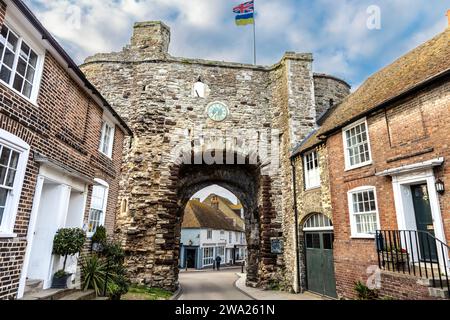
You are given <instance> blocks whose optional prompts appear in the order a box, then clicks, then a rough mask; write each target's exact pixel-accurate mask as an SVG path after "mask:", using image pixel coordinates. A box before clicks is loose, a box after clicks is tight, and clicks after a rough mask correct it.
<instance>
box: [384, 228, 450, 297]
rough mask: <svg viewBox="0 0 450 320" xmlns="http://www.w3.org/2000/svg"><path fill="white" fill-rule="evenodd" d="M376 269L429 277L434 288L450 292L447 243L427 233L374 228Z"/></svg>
mask: <svg viewBox="0 0 450 320" xmlns="http://www.w3.org/2000/svg"><path fill="white" fill-rule="evenodd" d="M376 246H377V254H378V264H379V267H380V269H384V270H388V271H392V272H398V273H404V274H409V275H414V276H420V277H421V278H427V279H431V280H432V281H433V286H434V287H440V288H441V289H444V288H447V289H448V290H449V291H450V279H449V266H448V264H449V263H448V260H447V259H448V258H447V257H448V254H449V250H450V248H449V246H448V245H447V244H446V243H444V242H442V241H441V240H439V239H437V238H436V237H435V236H433V235H432V234H431V233H429V232H425V231H417V230H377V232H376Z"/></svg>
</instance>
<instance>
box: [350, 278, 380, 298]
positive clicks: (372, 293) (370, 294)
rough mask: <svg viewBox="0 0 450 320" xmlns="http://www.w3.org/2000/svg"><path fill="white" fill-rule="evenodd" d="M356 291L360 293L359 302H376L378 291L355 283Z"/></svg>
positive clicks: (360, 283) (359, 282)
mask: <svg viewBox="0 0 450 320" xmlns="http://www.w3.org/2000/svg"><path fill="white" fill-rule="evenodd" d="M355 291H356V292H357V293H358V299H359V300H376V299H378V293H377V291H376V290H371V289H369V288H368V287H367V286H366V285H364V284H363V283H362V282H361V281H358V282H356V283H355Z"/></svg>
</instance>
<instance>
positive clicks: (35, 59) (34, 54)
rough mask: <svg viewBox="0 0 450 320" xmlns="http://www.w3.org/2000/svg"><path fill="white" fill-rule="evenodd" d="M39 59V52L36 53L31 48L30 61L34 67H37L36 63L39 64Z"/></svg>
mask: <svg viewBox="0 0 450 320" xmlns="http://www.w3.org/2000/svg"><path fill="white" fill-rule="evenodd" d="M37 59H38V56H37V54H36V53H34V51H33V50H31V54H30V62H29V63H30V64H31V65H32V66H33V68H36V65H37Z"/></svg>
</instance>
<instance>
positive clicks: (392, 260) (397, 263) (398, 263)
mask: <svg viewBox="0 0 450 320" xmlns="http://www.w3.org/2000/svg"><path fill="white" fill-rule="evenodd" d="M383 261H384V266H385V267H389V268H392V267H393V266H394V268H395V269H397V270H400V269H402V268H404V267H407V263H408V254H407V253H400V252H398V253H397V254H396V253H395V252H383Z"/></svg>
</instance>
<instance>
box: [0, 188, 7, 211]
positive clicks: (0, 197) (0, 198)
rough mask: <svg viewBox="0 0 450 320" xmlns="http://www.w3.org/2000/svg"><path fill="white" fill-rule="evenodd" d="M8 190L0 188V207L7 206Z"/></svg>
mask: <svg viewBox="0 0 450 320" xmlns="http://www.w3.org/2000/svg"><path fill="white" fill-rule="evenodd" d="M7 195H8V190H7V189H3V188H0V207H5V205H6V198H7Z"/></svg>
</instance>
